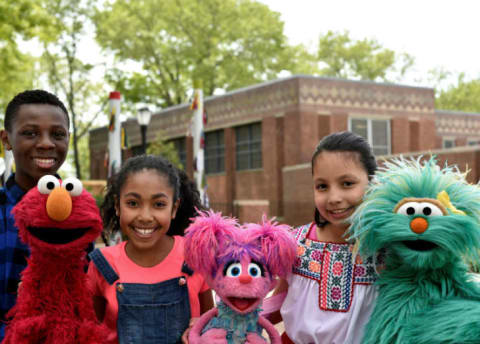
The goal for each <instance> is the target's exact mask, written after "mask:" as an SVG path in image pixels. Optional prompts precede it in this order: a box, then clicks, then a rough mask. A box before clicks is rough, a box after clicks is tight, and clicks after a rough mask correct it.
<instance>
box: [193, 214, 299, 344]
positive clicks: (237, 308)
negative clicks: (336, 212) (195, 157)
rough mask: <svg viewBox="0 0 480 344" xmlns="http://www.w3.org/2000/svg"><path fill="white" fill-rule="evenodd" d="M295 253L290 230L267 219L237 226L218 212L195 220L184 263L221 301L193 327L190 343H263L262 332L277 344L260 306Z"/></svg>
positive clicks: (275, 333) (288, 266)
mask: <svg viewBox="0 0 480 344" xmlns="http://www.w3.org/2000/svg"><path fill="white" fill-rule="evenodd" d="M295 250H296V245H295V241H294V240H293V237H292V236H291V234H290V233H289V232H288V227H287V226H282V225H276V224H275V223H272V222H270V221H266V219H265V218H264V220H263V223H262V224H247V225H244V226H240V225H239V224H238V223H237V221H236V220H235V219H232V218H226V217H222V216H221V214H219V213H213V212H209V213H203V214H201V215H200V216H199V217H197V218H196V219H195V221H194V223H193V224H192V225H191V226H190V227H189V228H188V229H187V234H186V239H185V261H186V263H187V264H188V265H189V266H190V267H191V268H192V269H193V270H197V271H199V272H200V273H202V274H203V275H204V276H205V279H206V281H207V283H208V285H209V286H210V287H211V288H212V289H213V290H214V291H215V293H216V294H217V295H218V296H219V297H220V299H221V301H220V302H219V303H217V308H214V309H212V310H210V311H209V312H207V313H205V314H203V315H202V317H201V318H200V319H199V320H198V321H197V322H196V323H195V325H194V326H193V328H192V330H191V331H190V336H189V341H190V343H192V344H198V343H205V344H206V343H209V344H210V343H225V344H226V343H229V344H231V343H251V344H253V343H266V340H265V339H264V338H262V335H261V334H262V330H263V329H265V330H266V331H267V333H268V335H269V337H270V341H271V342H272V343H274V344H278V343H280V337H279V335H278V332H277V331H276V329H275V327H274V326H273V325H272V324H271V323H270V322H269V321H268V320H267V319H266V318H264V317H263V316H261V315H259V312H260V304H261V302H262V300H263V298H264V297H265V296H266V295H267V293H268V292H269V291H270V290H271V289H272V288H273V287H274V286H275V282H276V280H275V276H283V277H285V275H286V274H287V273H288V272H289V271H291V269H292V264H293V261H294V259H295Z"/></svg>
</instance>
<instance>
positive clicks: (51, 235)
mask: <svg viewBox="0 0 480 344" xmlns="http://www.w3.org/2000/svg"><path fill="white" fill-rule="evenodd" d="M27 229H28V231H29V232H30V233H31V234H32V235H33V236H34V237H35V238H37V239H40V240H42V241H44V242H46V243H49V244H57V245H58V244H68V243H69V242H72V241H75V240H77V239H78V238H81V237H82V236H83V235H84V234H85V233H86V232H87V231H88V230H90V228H72V229H61V228H48V227H27Z"/></svg>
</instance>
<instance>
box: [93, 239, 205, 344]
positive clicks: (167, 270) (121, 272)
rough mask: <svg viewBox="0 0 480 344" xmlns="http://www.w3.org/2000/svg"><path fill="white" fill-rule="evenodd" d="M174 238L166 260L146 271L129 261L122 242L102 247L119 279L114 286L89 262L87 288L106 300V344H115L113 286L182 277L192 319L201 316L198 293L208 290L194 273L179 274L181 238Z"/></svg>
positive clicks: (182, 247) (114, 298)
mask: <svg viewBox="0 0 480 344" xmlns="http://www.w3.org/2000/svg"><path fill="white" fill-rule="evenodd" d="M174 239H175V243H174V245H173V248H172V250H171V251H170V253H169V254H168V255H167V256H166V257H165V259H164V260H162V261H161V262H160V263H159V264H157V265H155V266H153V267H148V268H146V267H143V266H140V265H137V264H135V263H134V262H133V261H132V260H131V259H130V258H128V256H127V254H126V252H125V245H126V243H127V242H125V241H124V242H122V243H120V244H118V245H115V246H111V247H105V248H102V249H101V252H102V253H103V255H104V256H105V258H106V259H107V261H108V263H109V264H110V265H111V266H112V268H113V270H115V272H116V273H117V275H118V276H119V279H118V280H117V281H115V283H113V285H110V284H108V282H107V281H106V280H105V278H103V276H102V274H101V273H100V272H99V271H98V270H97V267H96V266H95V264H93V262H90V265H89V267H88V273H87V275H88V287H89V288H90V289H91V290H92V292H93V295H95V296H101V297H103V298H105V300H107V304H106V309H105V318H104V323H105V325H106V326H107V327H108V329H109V335H108V337H107V342H108V343H117V342H118V337H117V319H118V302H117V296H116V285H117V284H118V283H144V284H154V283H160V282H163V281H166V280H169V279H172V278H176V277H179V276H185V277H186V278H187V286H188V295H189V300H190V311H191V317H198V316H200V300H199V298H198V294H199V293H203V292H205V291H207V290H208V289H209V287H208V285H207V284H206V283H205V280H204V279H203V277H202V276H201V275H200V274H198V273H194V274H193V275H192V276H188V275H186V274H185V273H182V272H181V270H182V265H183V262H184V251H183V250H184V238H183V237H181V236H174Z"/></svg>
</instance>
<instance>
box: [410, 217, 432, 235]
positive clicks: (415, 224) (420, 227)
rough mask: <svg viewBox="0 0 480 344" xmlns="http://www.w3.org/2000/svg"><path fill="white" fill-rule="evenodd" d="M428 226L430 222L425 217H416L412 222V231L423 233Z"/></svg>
mask: <svg viewBox="0 0 480 344" xmlns="http://www.w3.org/2000/svg"><path fill="white" fill-rule="evenodd" d="M427 228H428V222H427V220H425V219H424V218H423V217H416V218H414V219H413V220H412V221H411V222H410V229H411V230H412V232H414V233H417V234H421V233H423V232H425V231H426V230H427Z"/></svg>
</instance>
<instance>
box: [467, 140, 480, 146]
mask: <svg viewBox="0 0 480 344" xmlns="http://www.w3.org/2000/svg"><path fill="white" fill-rule="evenodd" d="M467 144H468V145H469V146H478V145H480V140H479V139H470V140H468V142H467Z"/></svg>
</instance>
